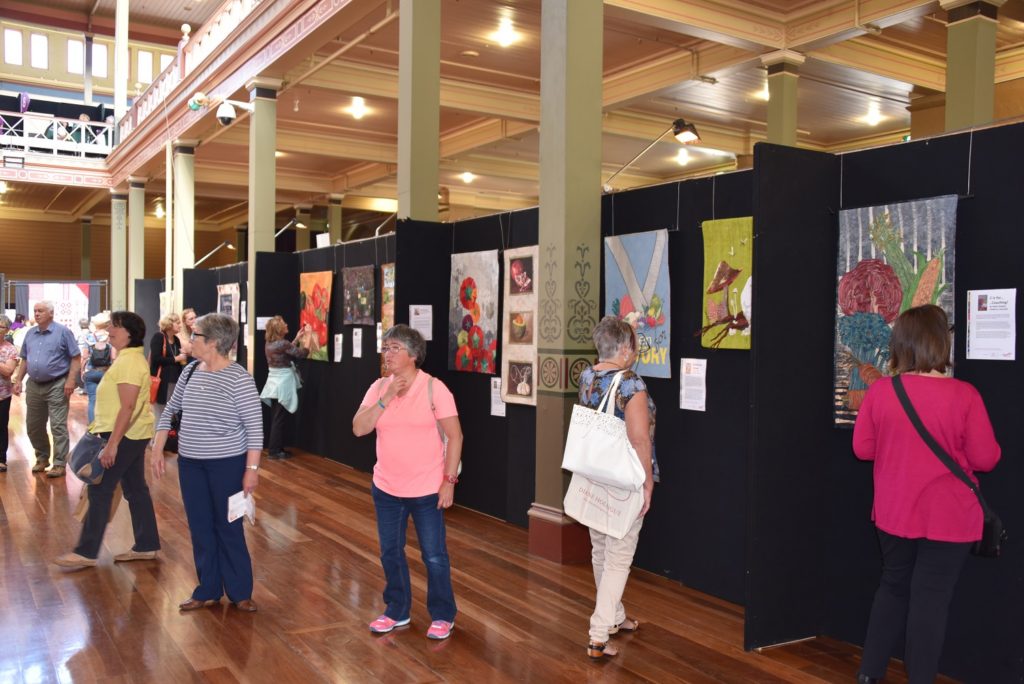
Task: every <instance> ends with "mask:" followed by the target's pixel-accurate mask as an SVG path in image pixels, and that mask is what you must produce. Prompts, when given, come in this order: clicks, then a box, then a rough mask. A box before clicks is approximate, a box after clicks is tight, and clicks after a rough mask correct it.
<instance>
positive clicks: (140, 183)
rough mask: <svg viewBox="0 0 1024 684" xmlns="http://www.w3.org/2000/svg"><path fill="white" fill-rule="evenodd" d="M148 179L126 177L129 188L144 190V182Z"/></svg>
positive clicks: (144, 177)
mask: <svg viewBox="0 0 1024 684" xmlns="http://www.w3.org/2000/svg"><path fill="white" fill-rule="evenodd" d="M148 180H149V178H147V177H146V176H128V187H130V188H144V187H146V181H148Z"/></svg>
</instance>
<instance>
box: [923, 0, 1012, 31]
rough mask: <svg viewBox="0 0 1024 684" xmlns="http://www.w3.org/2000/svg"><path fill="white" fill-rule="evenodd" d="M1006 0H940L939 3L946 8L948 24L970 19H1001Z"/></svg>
mask: <svg viewBox="0 0 1024 684" xmlns="http://www.w3.org/2000/svg"><path fill="white" fill-rule="evenodd" d="M1005 2H1006V0H940V1H939V5H941V6H942V9H944V10H946V13H947V15H948V16H947V17H946V22H947V23H946V26H947V27H949V26H950V25H952V24H956V23H957V22H961V21H967V20H968V19H987V20H989V21H999V8H1000V7H1002V6H1003V4H1004V3H1005Z"/></svg>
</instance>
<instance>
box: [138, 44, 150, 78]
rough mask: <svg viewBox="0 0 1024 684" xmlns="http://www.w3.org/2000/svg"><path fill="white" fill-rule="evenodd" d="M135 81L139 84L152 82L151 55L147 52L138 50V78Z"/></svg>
mask: <svg viewBox="0 0 1024 684" xmlns="http://www.w3.org/2000/svg"><path fill="white" fill-rule="evenodd" d="M136 80H138V82H139V83H152V82H153V53H152V52H149V51H148V50H139V61H138V78H137V79H136Z"/></svg>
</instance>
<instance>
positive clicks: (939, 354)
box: [853, 304, 1000, 684]
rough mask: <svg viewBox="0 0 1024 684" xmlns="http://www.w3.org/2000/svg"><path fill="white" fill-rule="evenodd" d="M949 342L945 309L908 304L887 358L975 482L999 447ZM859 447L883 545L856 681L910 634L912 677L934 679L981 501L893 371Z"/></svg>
mask: <svg viewBox="0 0 1024 684" xmlns="http://www.w3.org/2000/svg"><path fill="white" fill-rule="evenodd" d="M950 342H951V336H950V332H949V322H948V321H947V319H946V312H945V311H943V310H942V309H941V308H939V307H937V306H935V305H933V304H926V305H924V306H918V307H914V308H912V309H908V310H906V311H904V312H903V313H902V314H900V316H899V317H898V318H897V319H896V322H895V324H894V325H893V329H892V337H891V338H890V342H889V366H890V369H891V370H892V373H893V374H894V375H898V376H899V377H900V378H901V381H902V383H903V386H904V388H905V389H906V393H907V396H908V397H909V398H910V403H911V404H912V405H913V407H914V409H915V410H916V412H917V413H918V415H919V416H920V417H921V421H922V422H923V423H924V427H925V428H926V429H927V430H928V432H930V433H931V434H932V436H933V437H934V439H935V440H936V441H937V442H938V443H939V444H940V445H941V446H942V448H943V449H945V450H946V452H947V453H948V454H949V455H950V456H951V457H952V458H953V460H954V461H956V463H957V464H958V465H959V466H960V467H961V468H962V469H963V470H964V472H966V473H967V476H968V477H970V478H971V480H973V481H974V482H975V483H977V478H976V477H975V475H974V472H975V471H988V470H992V468H994V467H995V465H996V463H998V462H999V456H1000V449H999V444H997V443H996V439H995V434H994V433H993V431H992V424H991V423H990V422H989V419H988V412H987V411H986V410H985V404H984V402H983V401H982V399H981V395H980V394H979V393H978V390H976V389H975V388H974V387H973V386H972V385H970V384H968V383H966V382H963V381H961V380H956V379H955V378H952V377H949V376H947V375H946V374H945V373H946V369H947V368H948V367H949V365H950V361H949V358H950ZM853 450H854V453H856V455H857V458H860V459H862V460H865V461H874V462H875V463H874V483H875V499H874V505H873V507H872V513H871V518H872V519H873V520H874V522H875V527H876V528H877V530H878V541H879V545H880V546H881V550H882V580H881V583H880V584H879V587H878V591H877V592H876V593H875V600H874V603H873V604H872V606H871V618H870V620H869V621H868V632H867V637H866V638H865V640H864V656H863V659H862V661H861V668H860V672H859V673H858V675H857V681H858V682H860V683H862V684H871V683H872V682H878V681H881V679H882V678H883V677H884V676H885V670H886V667H887V666H888V663H889V657H890V656H891V655H892V654H893V651H894V650H895V649H896V648H897V646H899V641H900V639H901V637H902V636H903V634H904V633H905V634H906V647H905V648H906V650H905V651H904V663H905V665H906V668H907V674H908V676H909V680H910V683H911V684H924V683H925V682H928V683H930V682H933V681H935V677H936V675H937V673H938V667H939V656H940V655H941V654H942V643H943V641H944V640H945V637H946V618H947V615H948V612H949V602H950V600H951V599H952V598H953V588H954V587H955V586H956V581H957V578H958V577H959V575H960V570H961V568H962V567H963V565H964V561H966V560H967V554H968V551H969V550H970V548H971V544H972V543H973V542H975V541H977V540H978V539H981V527H982V521H983V515H982V511H981V505H980V504H979V503H978V499H977V497H976V496H975V494H974V493H973V492H972V491H971V490H970V489H969V488H968V487H967V486H966V485H965V484H964V483H963V482H962V481H960V480H958V479H957V478H956V476H954V475H953V473H952V472H950V470H949V469H948V468H947V467H946V466H945V465H943V463H942V461H940V460H939V458H938V456H936V455H935V452H933V451H932V450H931V449H930V448H929V447H928V445H927V444H926V443H925V442H924V439H923V438H922V437H921V435H920V434H919V433H918V432H917V430H916V429H915V428H914V426H913V425H912V424H911V422H910V419H909V417H908V416H907V413H906V411H905V410H904V409H903V406H902V405H901V404H900V400H899V398H898V397H897V395H896V392H895V390H894V389H893V378H880V379H879V380H877V381H876V382H874V383H873V384H872V385H871V387H870V388H869V389H868V391H867V394H866V395H865V396H864V403H863V404H861V407H860V413H858V415H857V423H856V425H855V426H854V429H853Z"/></svg>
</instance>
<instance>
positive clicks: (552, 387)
mask: <svg viewBox="0 0 1024 684" xmlns="http://www.w3.org/2000/svg"><path fill="white" fill-rule="evenodd" d="M603 23H604V13H603V8H602V4H601V0H545V2H543V3H542V4H541V78H540V94H541V109H540V149H541V155H540V240H539V243H540V265H539V268H538V269H537V270H536V273H537V274H538V275H540V276H541V278H542V279H543V280H542V284H541V287H540V293H541V294H540V325H539V326H538V333H539V341H538V345H537V347H538V349H537V353H538V359H537V361H538V371H539V372H538V375H539V376H540V377H539V380H540V383H539V388H538V392H537V436H536V459H537V461H536V479H535V495H534V503H533V505H532V506H531V507H530V511H529V516H530V543H529V550H530V553H534V554H537V555H540V556H543V557H544V558H548V559H551V560H556V561H562V562H571V561H582V560H585V559H587V558H589V555H590V538H589V536H588V534H587V531H586V529H585V528H583V527H582V526H580V525H578V524H576V523H575V522H574V521H572V520H571V519H570V518H567V517H566V516H565V514H564V513H563V512H562V499H563V496H564V494H565V477H564V475H563V473H562V469H561V464H562V451H563V445H564V444H565V434H566V432H567V431H568V429H569V417H570V415H571V413H572V406H573V404H574V403H575V402H576V397H577V394H578V392H579V387H578V384H577V383H578V381H579V373H580V370H582V368H584V367H586V365H587V364H589V363H591V362H593V360H594V357H595V353H594V345H593V343H592V341H591V333H592V331H593V328H594V325H595V324H596V323H597V321H598V319H599V317H600V308H599V305H598V301H597V300H598V293H599V292H600V285H601V284H600V280H599V271H600V265H601V234H600V231H601V85H602V84H601V79H602V71H601V63H602V49H603V46H602V43H601V41H600V40H594V36H600V35H602V33H603Z"/></svg>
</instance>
